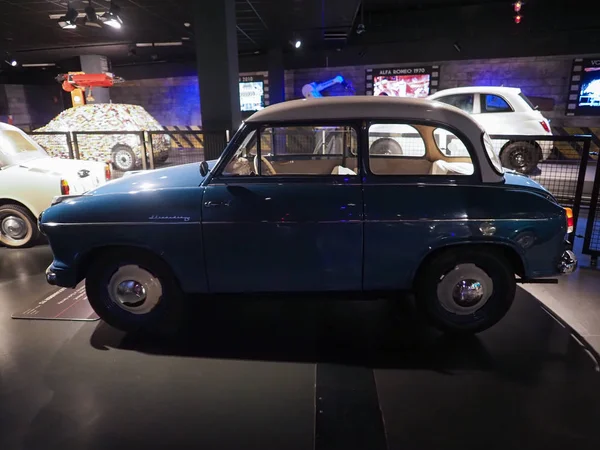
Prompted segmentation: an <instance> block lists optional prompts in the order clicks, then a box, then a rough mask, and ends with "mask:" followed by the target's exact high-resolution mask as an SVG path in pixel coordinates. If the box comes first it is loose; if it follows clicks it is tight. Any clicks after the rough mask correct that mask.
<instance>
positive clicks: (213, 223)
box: [203, 220, 362, 225]
mask: <svg viewBox="0 0 600 450" xmlns="http://www.w3.org/2000/svg"><path fill="white" fill-rule="evenodd" d="M306 223H310V224H319V223H324V224H331V223H339V224H345V223H362V220H303V221H301V222H300V221H297V220H289V221H288V220H286V221H285V222H275V221H270V220H260V221H255V222H250V221H231V220H230V221H215V222H203V225H232V224H238V225H241V224H244V225H247V224H273V225H297V224H306Z"/></svg>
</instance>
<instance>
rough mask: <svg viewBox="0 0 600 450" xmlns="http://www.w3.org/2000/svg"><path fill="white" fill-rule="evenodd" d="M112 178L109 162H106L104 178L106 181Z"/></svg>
mask: <svg viewBox="0 0 600 450" xmlns="http://www.w3.org/2000/svg"><path fill="white" fill-rule="evenodd" d="M111 178H112V169H111V168H110V163H106V164H105V165H104V179H105V180H106V181H110V179H111Z"/></svg>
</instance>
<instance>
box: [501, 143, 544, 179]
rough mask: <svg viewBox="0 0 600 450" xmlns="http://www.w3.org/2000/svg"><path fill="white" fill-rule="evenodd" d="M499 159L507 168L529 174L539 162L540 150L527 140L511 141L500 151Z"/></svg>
mask: <svg viewBox="0 0 600 450" xmlns="http://www.w3.org/2000/svg"><path fill="white" fill-rule="evenodd" d="M500 161H501V162H502V165H503V166H504V167H506V168H507V169H512V170H515V171H517V172H521V173H524V174H530V173H532V172H533V171H534V170H535V168H536V167H537V165H538V163H539V162H540V150H539V149H538V148H537V147H536V146H535V145H533V144H531V143H529V142H512V143H511V144H508V145H507V146H506V147H505V148H504V149H503V150H502V152H501V153H500Z"/></svg>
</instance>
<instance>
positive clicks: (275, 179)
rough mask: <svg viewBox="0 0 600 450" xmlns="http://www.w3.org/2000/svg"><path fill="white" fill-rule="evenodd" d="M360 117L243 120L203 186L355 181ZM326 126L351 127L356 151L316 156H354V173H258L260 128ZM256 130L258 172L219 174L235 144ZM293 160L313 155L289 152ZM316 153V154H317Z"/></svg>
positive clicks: (346, 182) (260, 162)
mask: <svg viewBox="0 0 600 450" xmlns="http://www.w3.org/2000/svg"><path fill="white" fill-rule="evenodd" d="M361 122H362V121H361V120H355V119H347V120H344V119H341V120H330V119H328V120H312V119H311V120H304V121H281V122H278V121H277V122H250V123H244V124H243V125H242V126H241V127H240V129H239V130H238V131H237V132H236V134H235V136H234V137H233V139H232V140H231V141H230V142H229V144H228V145H227V147H226V148H225V150H224V151H223V153H222V154H221V157H220V158H219V160H218V162H217V163H216V164H215V167H214V168H213V170H212V171H211V173H210V174H209V176H208V177H207V179H206V180H205V182H204V184H205V185H210V184H223V183H225V184H235V183H240V182H243V183H265V182H268V183H281V182H283V181H290V180H293V181H294V182H323V181H328V182H332V183H333V184H336V182H337V184H348V183H357V182H359V181H360V176H361V167H362V161H361V158H362V156H361V153H362V152H361V151H360V148H361ZM327 126H339V127H347V128H351V129H353V130H354V132H355V133H356V145H357V154H356V155H354V154H352V152H349V155H342V154H336V155H320V156H321V157H324V159H327V157H343V158H344V157H345V158H348V157H350V158H356V159H357V167H358V173H357V174H356V175H332V174H323V175H319V174H276V175H273V176H265V175H262V174H261V172H262V161H261V160H260V158H261V156H262V149H261V130H263V129H264V128H269V127H272V128H288V127H289V128H293V127H327ZM254 130H256V132H257V135H258V136H257V145H256V154H257V156H258V158H259V165H258V170H259V173H258V174H256V175H237V176H231V175H223V170H224V169H225V168H226V167H227V164H228V163H229V161H230V160H231V158H232V157H233V155H234V154H235V152H236V151H237V150H238V149H239V145H241V143H242V142H243V141H244V139H245V138H246V137H247V136H248V135H249V134H250V133H252V131H254ZM291 156H292V157H293V159H298V160H300V159H305V160H308V159H310V158H314V156H315V154H313V153H310V154H306V155H303V154H293V155H291ZM318 156H319V155H318Z"/></svg>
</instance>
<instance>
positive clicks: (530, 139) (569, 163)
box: [490, 135, 598, 237]
mask: <svg viewBox="0 0 600 450" xmlns="http://www.w3.org/2000/svg"><path fill="white" fill-rule="evenodd" d="M490 138H491V139H492V143H493V144H494V149H495V150H496V151H497V152H498V153H499V154H500V156H501V159H502V160H503V162H506V161H507V160H508V158H507V157H506V155H505V154H504V152H505V151H506V150H507V149H508V146H509V145H510V144H513V143H518V144H522V145H524V146H526V147H527V148H529V149H530V150H534V151H537V152H538V154H537V155H536V158H537V159H539V161H538V163H537V164H536V166H535V168H534V169H533V170H532V171H531V172H530V173H527V174H526V175H527V176H529V177H530V178H531V179H532V180H535V181H536V182H538V183H539V184H541V185H542V186H544V187H545V188H546V189H547V190H548V191H549V192H550V193H551V194H552V195H553V196H554V197H555V198H556V199H557V200H558V201H559V202H560V203H561V204H562V205H563V206H565V207H569V208H572V209H573V216H574V221H575V228H576V226H577V220H578V218H579V215H580V212H581V207H582V205H588V204H589V202H590V198H591V194H592V182H593V180H594V171H595V168H596V165H597V159H598V157H597V154H596V153H594V152H590V148H591V141H592V136H590V135H574V136H547V135H546V136H521V135H491V136H490ZM505 166H507V165H506V164H505ZM507 168H511V167H507ZM573 236H574V234H573ZM573 236H571V237H573Z"/></svg>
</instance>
